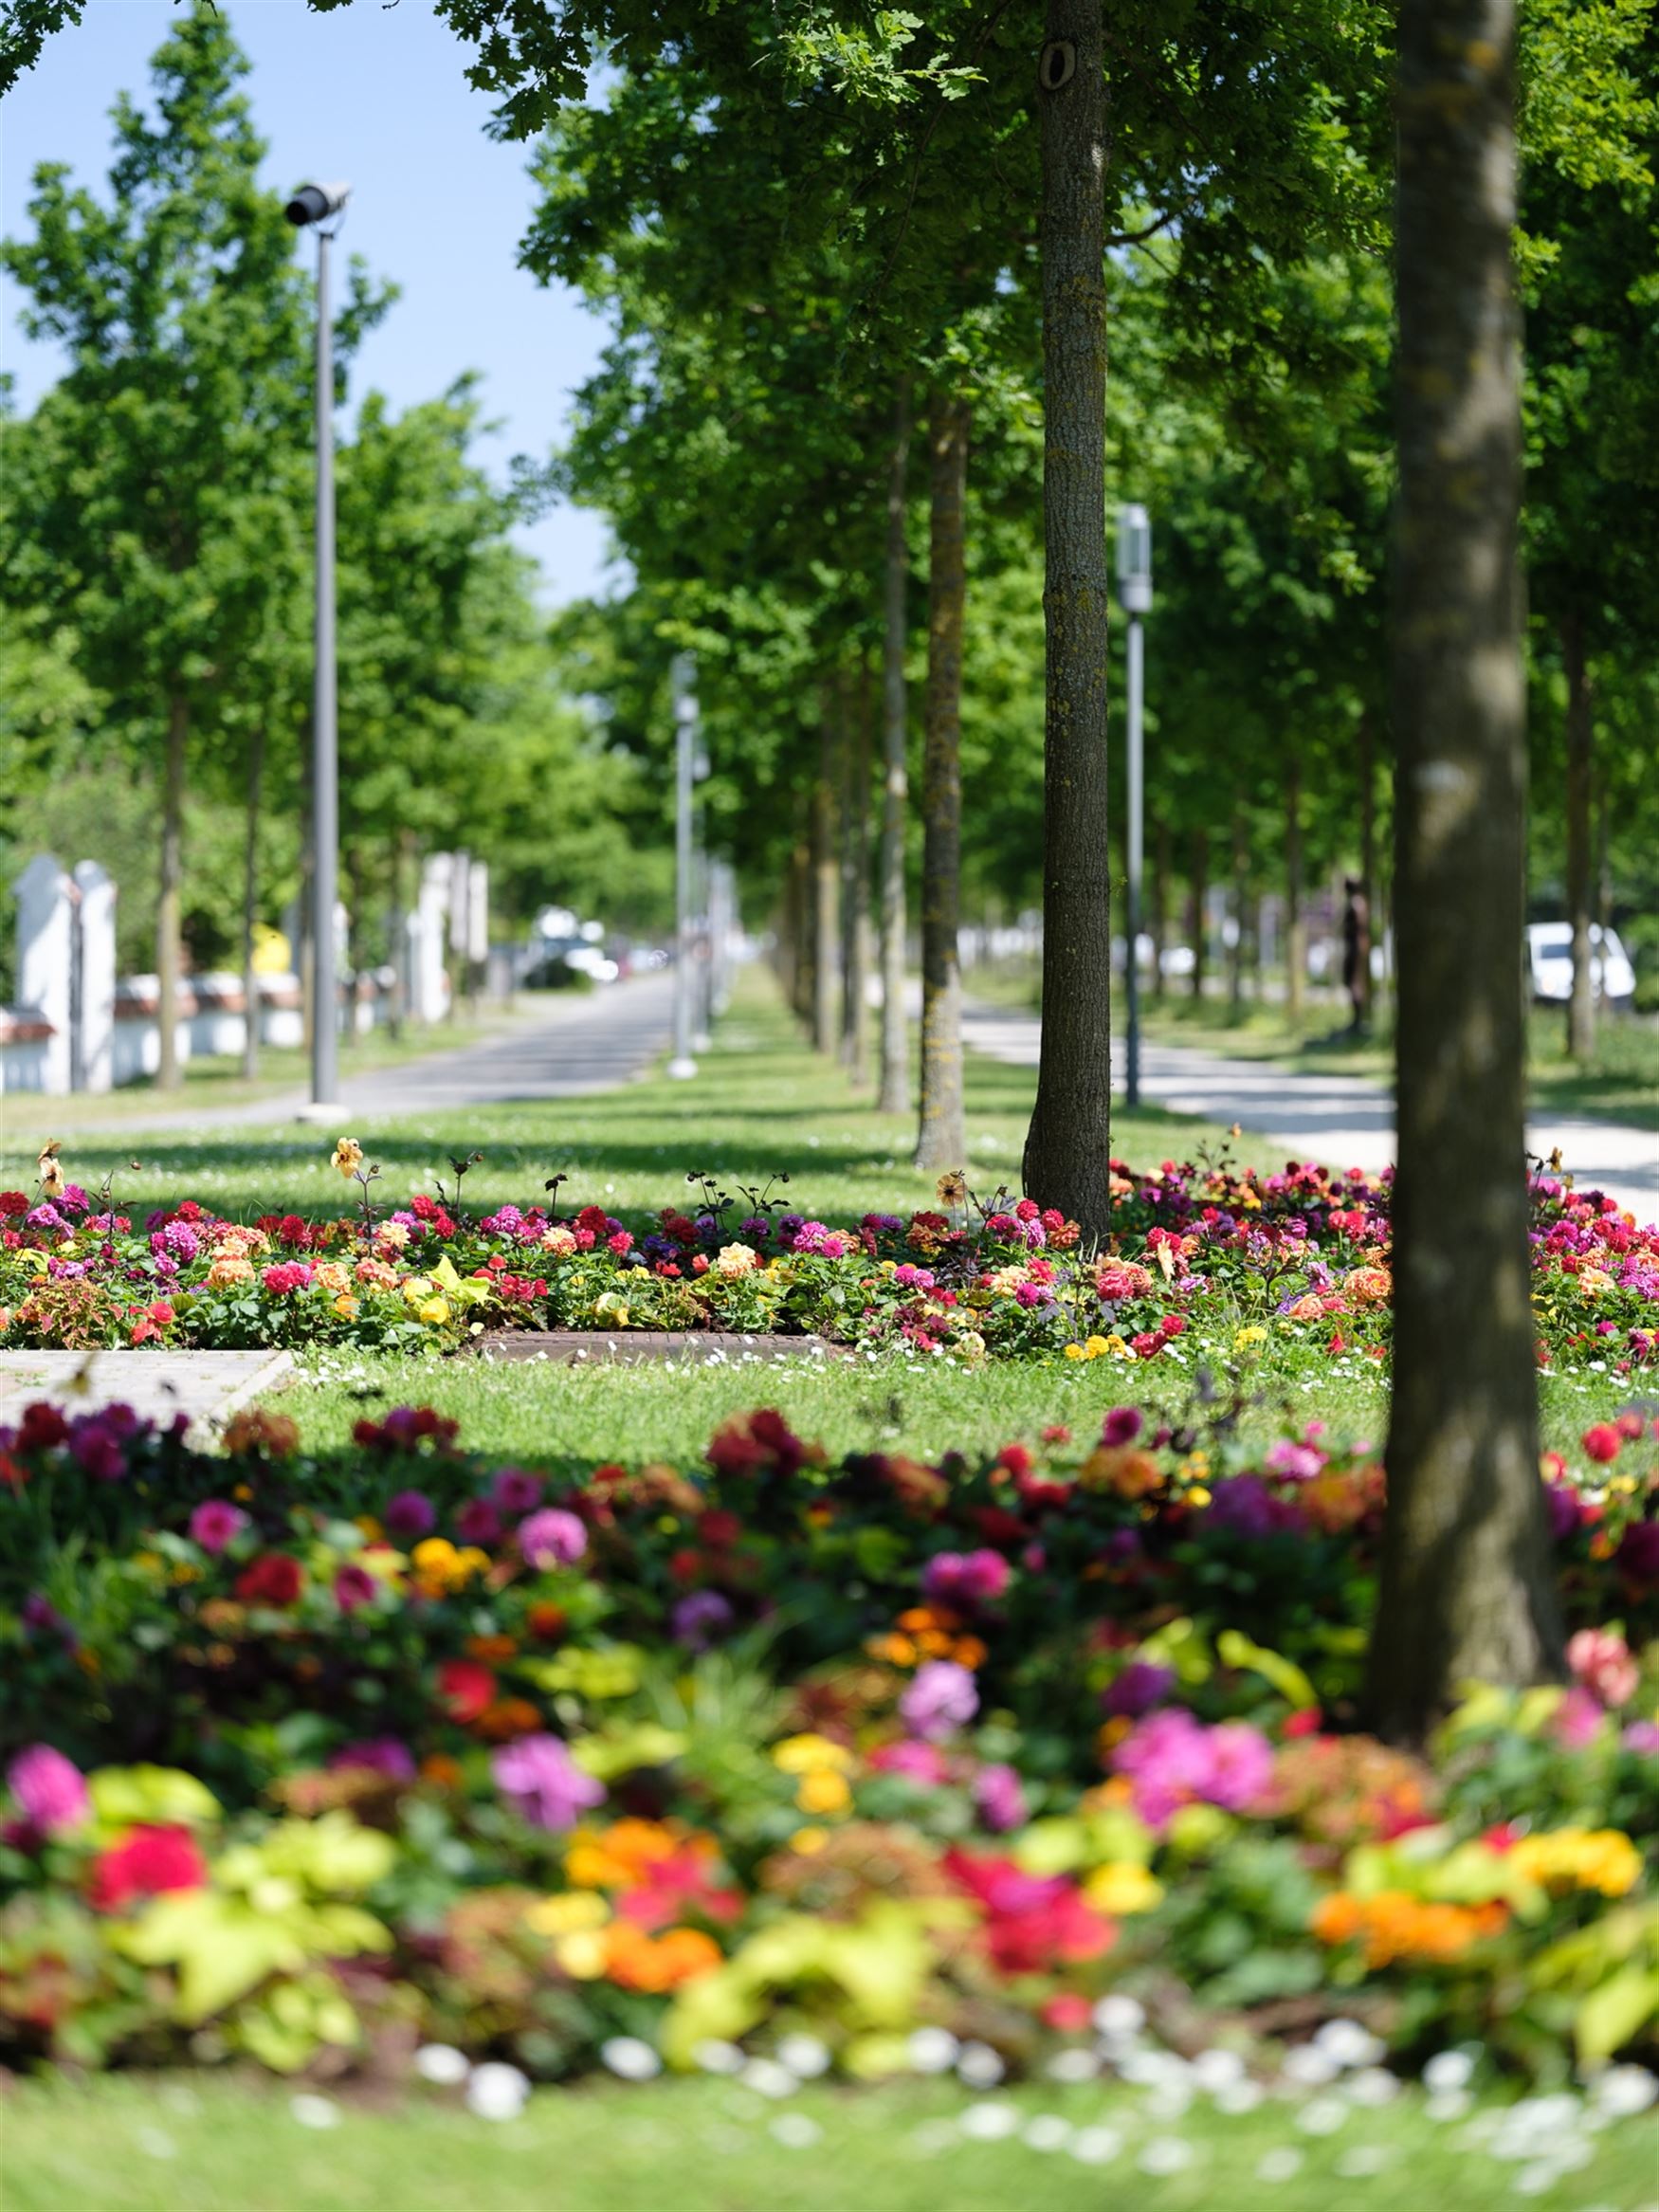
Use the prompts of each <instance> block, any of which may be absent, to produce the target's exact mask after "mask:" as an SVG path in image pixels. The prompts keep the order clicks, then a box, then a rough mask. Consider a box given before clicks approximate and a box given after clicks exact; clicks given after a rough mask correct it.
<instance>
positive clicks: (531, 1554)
mask: <svg viewBox="0 0 1659 2212" xmlns="http://www.w3.org/2000/svg"><path fill="white" fill-rule="evenodd" d="M587 1548H588V1531H587V1530H586V1529H585V1528H584V1527H583V1526H582V1524H581V1523H580V1522H579V1521H578V1520H577V1519H576V1516H575V1515H574V1513H567V1512H566V1511H565V1510H564V1509H563V1508H562V1507H559V1506H544V1507H543V1508H542V1509H541V1511H540V1512H539V1513H532V1514H531V1516H530V1518H529V1520H528V1521H520V1524H519V1549H520V1551H521V1552H522V1553H523V1554H524V1557H525V1558H526V1559H527V1560H528V1561H529V1562H530V1564H531V1565H532V1566H533V1567H570V1566H574V1565H575V1563H576V1562H577V1560H579V1559H580V1558H581V1556H582V1554H583V1553H584V1552H585V1551H586V1550H587Z"/></svg>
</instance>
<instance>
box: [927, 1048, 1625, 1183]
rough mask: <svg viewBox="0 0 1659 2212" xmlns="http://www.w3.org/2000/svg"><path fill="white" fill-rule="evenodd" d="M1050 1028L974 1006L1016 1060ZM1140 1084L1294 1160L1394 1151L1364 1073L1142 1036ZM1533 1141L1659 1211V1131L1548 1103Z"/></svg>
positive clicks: (1032, 1053)
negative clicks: (1285, 1064)
mask: <svg viewBox="0 0 1659 2212" xmlns="http://www.w3.org/2000/svg"><path fill="white" fill-rule="evenodd" d="M1040 1033H1041V1031H1040V1025H1039V1022H1038V1019H1037V1016H1036V1015H1034V1014H1017V1013H1009V1012H1006V1011H1005V1010H1003V1009H1001V1008H997V1007H990V1006H979V1005H973V1004H970V1005H969V1006H968V1007H967V1008H966V1009H965V1010H964V1014H963V1018H962V1035H963V1038H964V1041H965V1042H966V1043H968V1044H970V1045H972V1046H973V1047H974V1048H975V1050H976V1051H981V1052H984V1053H986V1054H987V1055H988V1056H989V1057H990V1058H991V1059H993V1060H1002V1061H1006V1062H1008V1063H1010V1064H1011V1065H1012V1066H1013V1067H1017V1068H1034V1067H1035V1066H1036V1064H1037V1045H1038V1038H1039V1036H1040ZM1112 1066H1113V1070H1114V1075H1115V1077H1116V1079H1117V1080H1118V1081H1120V1082H1121V1080H1122V1072H1123V1061H1122V1040H1121V1037H1114V1039H1113V1040H1112ZM1140 1088H1141V1092H1142V1095H1143V1096H1144V1097H1145V1098H1146V1099H1148V1100H1149V1101H1155V1102H1156V1103H1157V1104H1158V1106H1167V1107H1168V1108H1169V1109H1170V1111H1171V1112H1172V1113H1181V1114H1198V1115H1200V1116H1202V1118H1203V1119H1204V1120H1205V1121H1207V1122H1219V1123H1221V1124H1223V1126H1224V1127H1225V1126H1226V1125H1228V1124H1231V1123H1233V1122H1237V1123H1238V1124H1240V1125H1241V1126H1242V1127H1244V1128H1247V1129H1255V1130H1260V1131H1262V1132H1263V1133H1265V1134H1266V1135H1267V1136H1269V1137H1271V1138H1272V1139H1273V1140H1274V1141H1275V1143H1281V1144H1283V1145H1284V1147H1285V1158H1286V1159H1290V1158H1295V1159H1298V1160H1323V1161H1329V1163H1330V1164H1331V1165H1332V1166H1333V1167H1362V1168H1364V1169H1366V1170H1367V1172H1375V1171H1376V1169H1377V1168H1380V1167H1386V1166H1387V1165H1388V1164H1389V1162H1390V1161H1392V1160H1393V1158H1394V1100H1393V1098H1392V1096H1391V1095H1390V1093H1389V1092H1388V1091H1386V1090H1385V1089H1384V1088H1382V1086H1381V1085H1380V1084H1377V1083H1372V1082H1369V1081H1367V1080H1366V1078H1365V1077H1363V1076H1359V1075H1327V1074H1306V1075H1304V1074H1300V1073H1298V1072H1297V1071H1296V1070H1295V1069H1286V1068H1274V1067H1270V1066H1267V1065H1265V1064H1264V1063H1263V1062H1262V1061H1259V1060H1229V1059H1227V1058H1225V1057H1224V1056H1223V1055H1222V1054H1221V1053H1218V1052H1201V1051H1194V1049H1193V1048H1192V1047H1191V1046H1188V1045H1162V1044H1147V1043H1142V1046H1141V1051H1140ZM1526 1141H1527V1144H1528V1146H1529V1148H1530V1149H1531V1150H1532V1151H1533V1152H1535V1153H1537V1154H1538V1156H1539V1157H1540V1158H1541V1159H1543V1160H1547V1159H1548V1158H1549V1156H1550V1154H1551V1152H1552V1151H1554V1149H1555V1147H1556V1146H1557V1145H1558V1144H1559V1146H1560V1148H1561V1156H1562V1160H1563V1162H1564V1164H1565V1165H1566V1167H1567V1168H1568V1169H1569V1170H1570V1172H1571V1173H1572V1174H1573V1175H1575V1176H1576V1177H1577V1180H1578V1184H1579V1187H1580V1188H1584V1187H1586V1186H1590V1185H1595V1187H1597V1188H1599V1189H1601V1190H1603V1191H1605V1192H1606V1193H1607V1195H1608V1197H1611V1198H1613V1199H1614V1200H1615V1201H1616V1202H1617V1203H1618V1204H1619V1205H1620V1206H1622V1207H1628V1208H1629V1209H1630V1210H1631V1211H1632V1213H1633V1214H1634V1215H1635V1216H1636V1218H1637V1220H1638V1221H1655V1220H1659V1133H1656V1132H1655V1131H1653V1130H1651V1129H1634V1128H1631V1127H1629V1126H1628V1125H1627V1124H1624V1123H1621V1122H1603V1121H1596V1120H1595V1119H1593V1118H1592V1117H1591V1116H1590V1115H1588V1114H1571V1113H1550V1112H1546V1113H1544V1114H1543V1115H1541V1117H1540V1118H1539V1119H1537V1120H1535V1121H1533V1122H1531V1123H1529V1124H1528V1125H1527V1132H1526Z"/></svg>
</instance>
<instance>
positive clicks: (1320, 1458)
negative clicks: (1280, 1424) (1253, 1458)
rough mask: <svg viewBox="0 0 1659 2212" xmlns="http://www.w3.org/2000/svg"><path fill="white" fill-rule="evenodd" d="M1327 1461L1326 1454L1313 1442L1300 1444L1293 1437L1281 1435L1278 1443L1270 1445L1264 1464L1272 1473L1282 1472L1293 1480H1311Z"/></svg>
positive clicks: (1288, 1478)
mask: <svg viewBox="0 0 1659 2212" xmlns="http://www.w3.org/2000/svg"><path fill="white" fill-rule="evenodd" d="M1324 1463H1325V1455H1324V1453H1322V1452H1321V1451H1320V1450H1318V1449H1317V1447H1316V1446H1314V1445H1312V1444H1298V1443H1297V1442H1296V1441H1295V1440H1294V1439H1293V1438H1292V1437H1289V1436H1281V1437H1280V1439H1279V1441H1278V1443H1276V1444H1272V1445H1269V1446H1268V1448H1267V1457H1266V1459H1265V1460H1264V1461H1263V1465H1264V1466H1265V1467H1266V1468H1267V1471H1268V1472H1269V1473H1271V1474H1282V1475H1284V1476H1285V1477H1286V1479H1287V1480H1289V1481H1291V1482H1311V1481H1312V1480H1313V1478H1314V1476H1315V1475H1316V1474H1318V1472H1320V1470H1321V1468H1322V1467H1323V1465H1324Z"/></svg>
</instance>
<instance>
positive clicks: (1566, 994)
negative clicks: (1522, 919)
mask: <svg viewBox="0 0 1659 2212" xmlns="http://www.w3.org/2000/svg"><path fill="white" fill-rule="evenodd" d="M1526 958H1527V963H1528V966H1529V967H1530V969H1531V972H1532V996H1534V997H1535V998H1537V999H1541V1000H1542V1001H1543V1002H1544V1003H1545V1004H1547V1005H1552V1006H1564V1005H1565V1004H1566V1003H1567V1000H1568V999H1569V998H1570V997H1571V996H1573V925H1572V923H1570V922H1534V923H1530V924H1529V925H1528V928H1527V932H1526ZM1590 970H1591V976H1592V979H1593V980H1594V982H1595V985H1596V993H1595V995H1596V996H1597V998H1598V999H1599V1000H1600V1001H1601V1003H1602V1004H1603V1005H1604V1006H1629V1005H1630V1004H1631V1002H1632V999H1633V998H1634V996H1635V993H1636V972H1635V970H1634V969H1633V968H1632V966H1631V962H1630V956H1629V955H1628V954H1627V953H1626V951H1625V948H1624V946H1623V945H1622V944H1620V942H1619V941H1618V932H1617V931H1616V930H1613V929H1608V930H1603V929H1602V927H1601V925H1600V923H1595V922H1593V923H1591V924H1590Z"/></svg>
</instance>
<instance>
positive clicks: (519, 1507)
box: [489, 1467, 541, 1520]
mask: <svg viewBox="0 0 1659 2212" xmlns="http://www.w3.org/2000/svg"><path fill="white" fill-rule="evenodd" d="M489 1494H490V1501H491V1503H492V1504H493V1505H495V1506H496V1507H498V1508H500V1510H501V1512H503V1513H510V1514H511V1515H512V1516H513V1518H514V1519H515V1520H517V1518H518V1517H519V1515H520V1513H528V1512H530V1511H531V1510H532V1508H535V1507H537V1506H538V1505H539V1504H540V1503H541V1478H540V1476H539V1475H535V1474H526V1473H525V1472H524V1471H523V1469H522V1468H520V1467H503V1468H501V1469H499V1470H498V1471H497V1473H496V1477H495V1480H494V1481H493V1482H492V1483H491V1484H490V1486H489Z"/></svg>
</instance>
